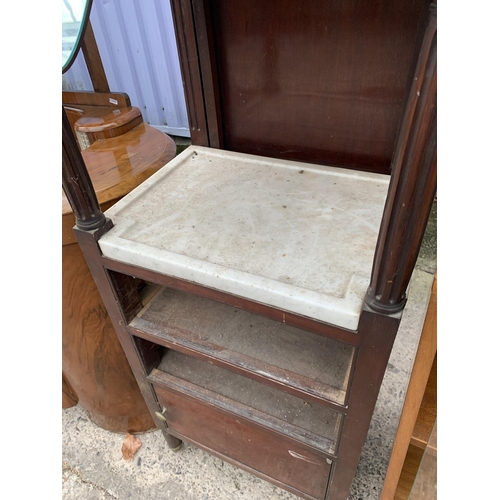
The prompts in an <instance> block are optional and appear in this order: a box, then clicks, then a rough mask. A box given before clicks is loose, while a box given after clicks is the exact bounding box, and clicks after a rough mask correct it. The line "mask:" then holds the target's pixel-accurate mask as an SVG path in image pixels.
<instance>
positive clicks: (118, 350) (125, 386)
mask: <svg viewBox="0 0 500 500" xmlns="http://www.w3.org/2000/svg"><path fill="white" fill-rule="evenodd" d="M108 109H109V108H108ZM63 115H65V113H64V111H63ZM67 135H68V134H67ZM127 138H128V140H129V141H130V146H128V145H127ZM95 144H97V145H98V146H96V147H95V148H92V146H91V148H89V149H91V151H90V152H89V153H86V152H85V151H84V156H85V160H84V161H85V163H84V165H83V169H84V171H83V172H84V174H85V175H88V176H89V179H90V181H91V184H90V187H89V190H90V192H91V194H93V195H95V197H96V198H97V203H98V205H97V207H98V210H96V212H95V213H96V214H98V213H100V214H101V216H102V217H104V216H103V212H102V211H103V210H106V209H107V208H109V207H110V206H112V205H113V204H114V203H115V202H116V201H118V200H119V199H120V198H121V197H123V196H124V195H125V194H127V193H128V192H129V191H130V190H132V189H133V188H135V187H137V186H138V185H139V184H140V183H142V182H143V181H144V180H146V179H147V178H148V177H150V176H151V175H152V174H153V173H155V172H156V171H157V170H158V169H159V168H160V167H162V166H163V165H164V164H166V163H167V162H168V161H170V160H171V159H172V158H173V157H174V156H175V143H174V141H173V140H172V139H171V138H170V137H168V136H166V135H165V134H163V133H161V132H159V131H157V130H156V129H153V128H152V127H149V126H148V127H146V126H144V125H142V127H141V126H139V127H137V130H133V131H132V132H129V133H128V134H125V135H122V136H120V138H116V139H111V140H108V141H102V142H98V143H95ZM74 146H75V144H73V149H74ZM96 150H97V151H96ZM74 157H77V155H76V153H75V154H74ZM80 168H81V165H80ZM79 182H80V181H79ZM94 188H95V190H94ZM62 201H63V203H62V205H63V207H62V238H63V252H62V260H63V263H62V265H63V268H62V278H63V283H62V290H63V294H62V295H63V301H62V312H63V318H62V325H63V331H62V340H63V376H64V379H65V380H67V381H68V384H69V385H70V386H71V388H72V389H73V391H74V393H75V394H76V397H77V398H78V400H79V403H80V405H81V406H82V407H83V408H84V409H85V410H86V411H87V412H88V414H89V416H90V418H91V419H92V420H93V422H94V423H96V424H97V425H99V426H100V427H102V428H104V429H107V430H110V431H114V432H129V433H136V432H144V431H147V430H149V429H152V428H154V427H155V423H154V421H153V419H152V417H151V414H150V412H149V410H148V407H147V405H146V403H145V402H144V398H143V396H142V395H141V391H140V389H139V386H138V384H137V382H136V379H135V377H134V375H133V373H132V371H131V369H130V366H129V363H128V361H127V359H126V356H125V354H124V351H123V348H122V347H121V345H120V342H119V340H118V337H117V336H116V333H115V331H114V329H113V325H112V323H111V320H110V318H109V315H108V313H107V311H106V308H105V306H104V304H103V302H102V299H101V297H100V295H99V292H98V290H97V288H96V284H95V281H94V279H93V277H92V275H91V273H90V271H89V268H88V266H87V264H86V262H85V259H84V257H83V254H82V252H81V250H80V247H79V246H78V243H77V241H76V237H75V234H74V232H73V226H74V225H75V216H74V214H73V212H72V210H71V207H70V205H69V202H68V200H67V198H66V196H65V195H64V194H63V197H62ZM63 398H64V401H63V405H69V404H70V402H71V401H70V400H68V397H67V393H63Z"/></svg>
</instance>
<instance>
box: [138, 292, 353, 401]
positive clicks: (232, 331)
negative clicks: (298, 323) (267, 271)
mask: <svg viewBox="0 0 500 500" xmlns="http://www.w3.org/2000/svg"><path fill="white" fill-rule="evenodd" d="M130 327H131V328H133V329H134V331H135V333H139V334H140V332H146V333H149V334H150V335H151V336H156V337H157V338H158V340H159V341H163V342H164V343H165V344H167V345H169V346H170V345H174V346H175V347H176V348H177V349H185V350H188V351H190V352H196V353H198V355H202V354H203V355H204V356H205V357H208V358H209V359H210V360H211V361H212V362H215V363H219V364H221V366H226V367H232V368H233V369H236V370H239V371H240V370H242V371H244V372H252V374H249V373H247V375H249V376H253V377H256V378H259V379H260V380H261V381H264V382H267V383H273V384H275V385H277V386H282V387H286V386H291V387H293V388H294V389H295V390H297V391H300V392H305V393H307V394H309V396H314V397H317V398H322V399H324V400H325V401H329V402H334V403H336V404H338V405H343V404H344V403H345V399H346V392H347V383H348V380H349V375H350V371H351V365H352V362H353V355H354V349H353V348H352V347H350V346H346V345H345V344H342V343H341V342H338V341H336V340H333V339H327V338H325V337H322V336H319V335H315V334H313V333H309V332H306V331H304V330H299V329H297V328H294V327H292V326H289V325H285V324H283V323H281V322H278V321H273V320H270V319H268V318H265V317H259V316H256V315H254V314H252V313H249V312H246V311H241V310H239V309H235V308H234V307H231V306H228V305H226V304H222V303H218V302H213V301H211V300H208V299H205V298H202V297H197V296H196V295H193V294H189V293H186V292H179V291H175V290H171V289H168V288H167V289H164V290H162V291H161V292H160V293H158V294H157V295H156V297H155V298H154V299H153V300H151V302H150V303H149V304H148V306H147V307H146V308H144V310H142V311H141V312H140V313H139V314H138V316H137V317H136V318H134V320H133V321H132V322H131V324H130ZM292 366H293V370H291V369H290V368H291V367H292Z"/></svg>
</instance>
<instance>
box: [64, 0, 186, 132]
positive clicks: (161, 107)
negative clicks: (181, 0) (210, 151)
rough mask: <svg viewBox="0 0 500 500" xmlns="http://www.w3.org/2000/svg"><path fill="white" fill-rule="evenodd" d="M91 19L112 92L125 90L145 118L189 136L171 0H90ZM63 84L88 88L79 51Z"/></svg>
mask: <svg viewBox="0 0 500 500" xmlns="http://www.w3.org/2000/svg"><path fill="white" fill-rule="evenodd" d="M90 20H91V22H92V27H93V29H94V34H95V37H96V41H97V45H98V47H99V52H100V54H101V59H102V63H103V65H104V70H105V72H106V77H107V79H108V83H109V87H110V90H111V91H112V92H126V93H127V94H128V95H129V97H130V100H131V102H132V105H134V106H137V107H138V108H139V109H140V110H141V112H142V114H143V117H144V121H146V122H147V123H149V124H151V125H153V126H154V127H156V128H158V129H160V130H163V131H164V132H167V133H168V134H171V135H180V136H183V137H189V123H188V118H187V112H186V104H185V100H184V91H183V88H182V79H181V73H180V66H179V59H178V54H177V46H176V41H175V33H174V26H173V21H172V13H171V10H170V2H169V0H141V1H140V2H139V1H130V0H121V1H120V0H94V2H93V6H92V12H91V14H90ZM63 89H73V90H92V84H91V81H90V77H89V75H88V71H87V68H86V66H85V62H84V59H83V55H82V54H81V53H80V54H79V55H78V57H77V59H76V60H75V63H74V64H73V66H72V67H71V69H70V70H69V71H68V72H67V73H66V74H65V75H63Z"/></svg>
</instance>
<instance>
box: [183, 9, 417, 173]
mask: <svg viewBox="0 0 500 500" xmlns="http://www.w3.org/2000/svg"><path fill="white" fill-rule="evenodd" d="M184 3H187V2H184ZM191 4H192V6H191V9H192V11H193V12H194V14H193V16H194V19H195V21H196V22H195V27H194V29H193V27H190V28H191V29H190V30H189V31H187V30H186V29H185V28H186V23H185V22H184V23H182V22H180V23H179V24H178V25H177V34H178V39H179V41H180V49H181V51H182V53H183V54H185V55H184V57H185V58H187V59H189V60H190V61H195V60H198V61H199V67H196V72H200V71H201V76H200V75H196V74H195V72H194V71H193V70H192V69H191V70H190V68H187V67H186V66H183V67H182V71H183V77H184V78H189V79H190V80H194V81H203V83H204V86H203V91H204V102H205V108H204V109H205V110H206V116H207V125H206V126H207V135H208V136H211V135H212V130H211V128H212V125H211V124H212V123H215V125H213V126H214V127H217V128H218V130H220V131H221V132H219V133H220V134H221V137H222V142H221V145H220V147H221V148H222V149H229V150H233V151H241V152H245V153H251V154H259V155H264V156H270V157H277V158H284V159H291V160H298V161H306V162H313V163H320V164H324V165H337V166H344V167H349V168H359V169H363V170H370V171H377V172H382V173H389V172H390V162H391V157H392V154H393V150H394V143H395V140H396V133H397V130H398V127H399V124H400V119H401V114H402V112H403V109H404V99H405V95H406V93H407V89H408V82H409V80H410V79H411V75H412V72H413V64H414V57H413V54H414V49H415V44H416V42H417V31H418V23H419V17H420V12H421V10H422V8H423V6H424V5H425V0H412V1H410V2H405V3H404V4H401V2H397V1H389V2H387V1H381V0H377V1H373V0H365V1H345V2H330V1H328V0H319V1H315V2H310V3H308V4H304V3H301V2H289V1H287V0H279V1H273V2H266V1H265V0H257V1H255V2H244V1H243V0H237V1H227V0H205V1H204V2H203V1H199V0H192V1H191ZM203 9H205V11H206V14H205V24H202V23H198V22H197V21H198V17H197V12H200V11H201V12H202V11H203ZM176 15H177V13H176V12H175V11H174V18H175V17H176ZM182 20H184V17H183V18H182ZM193 33H194V34H193ZM211 34H213V39H211V37H210V35H211ZM187 36H189V37H193V36H194V37H195V38H196V40H197V42H198V45H197V46H196V45H194V44H189V43H187V41H186V37H187ZM191 65H193V62H191ZM210 67H211V69H210ZM200 68H201V70H200ZM207 68H209V69H208V70H207ZM209 72H211V76H212V80H210V79H209V76H208V73H209ZM197 78H198V80H196V79H197ZM207 81H208V82H209V83H210V85H209V86H208V87H207V86H206V85H205V82H207ZM205 88H206V89H207V90H206V92H205ZM213 90H216V91H217V90H218V95H217V94H216V95H213ZM186 94H187V96H189V95H190V94H191V92H190V88H187V89H186ZM192 95H193V99H194V93H192ZM218 103H220V104H219V105H218ZM212 108H215V109H216V111H217V112H213V113H211V109H212ZM188 109H189V107H188ZM217 113H220V119H218V115H217ZM189 116H190V121H192V122H194V121H195V118H194V117H193V116H192V113H191V110H189ZM193 144H200V145H201V143H198V142H196V141H194V142H193ZM216 147H218V146H216Z"/></svg>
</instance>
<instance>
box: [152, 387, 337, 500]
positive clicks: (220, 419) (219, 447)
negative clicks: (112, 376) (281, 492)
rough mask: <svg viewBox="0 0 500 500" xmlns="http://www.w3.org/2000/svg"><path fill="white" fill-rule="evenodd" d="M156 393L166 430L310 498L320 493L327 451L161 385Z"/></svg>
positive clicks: (323, 486) (326, 472)
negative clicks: (163, 410) (253, 423)
mask: <svg viewBox="0 0 500 500" xmlns="http://www.w3.org/2000/svg"><path fill="white" fill-rule="evenodd" d="M156 393H157V395H158V398H159V400H160V403H161V404H162V405H164V406H165V407H166V409H167V410H166V413H165V416H166V418H167V423H168V426H169V428H170V429H172V430H174V431H176V432H177V433H179V434H181V435H183V436H186V437H189V438H190V439H192V440H194V441H196V442H199V443H203V444H204V446H205V447H207V448H209V449H211V450H215V451H217V452H218V453H220V454H221V455H222V456H224V457H231V458H232V460H233V461H236V462H240V463H243V464H245V465H247V466H248V467H251V468H252V469H255V470H258V471H260V472H262V473H264V474H265V475H266V476H268V477H269V478H270V479H271V481H272V480H273V479H276V480H278V481H279V482H281V483H284V484H287V485H288V486H291V487H292V488H295V489H297V490H299V491H302V492H304V493H306V494H307V495H309V496H310V497H313V498H317V499H322V498H323V497H324V494H325V490H326V486H327V483H328V476H329V474H330V468H331V465H330V464H329V463H328V462H327V458H328V456H327V455H325V454H323V453H321V452H318V451H315V450H313V449H311V448H309V447H307V446H305V445H301V444H299V443H297V442H296V441H293V440H289V439H287V438H284V437H281V436H279V437H278V436H277V435H276V434H275V433H273V432H272V431H269V430H267V429H265V428H263V427H260V426H255V425H251V424H250V423H249V422H247V421H246V420H244V419H243V418H235V417H234V416H233V415H231V414H229V413H228V412H225V411H223V410H220V409H218V408H215V407H213V406H211V405H207V404H204V403H202V402H200V400H196V399H194V398H192V397H190V396H187V395H186V394H179V393H177V392H176V391H173V390H169V389H166V388H163V387H156Z"/></svg>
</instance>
